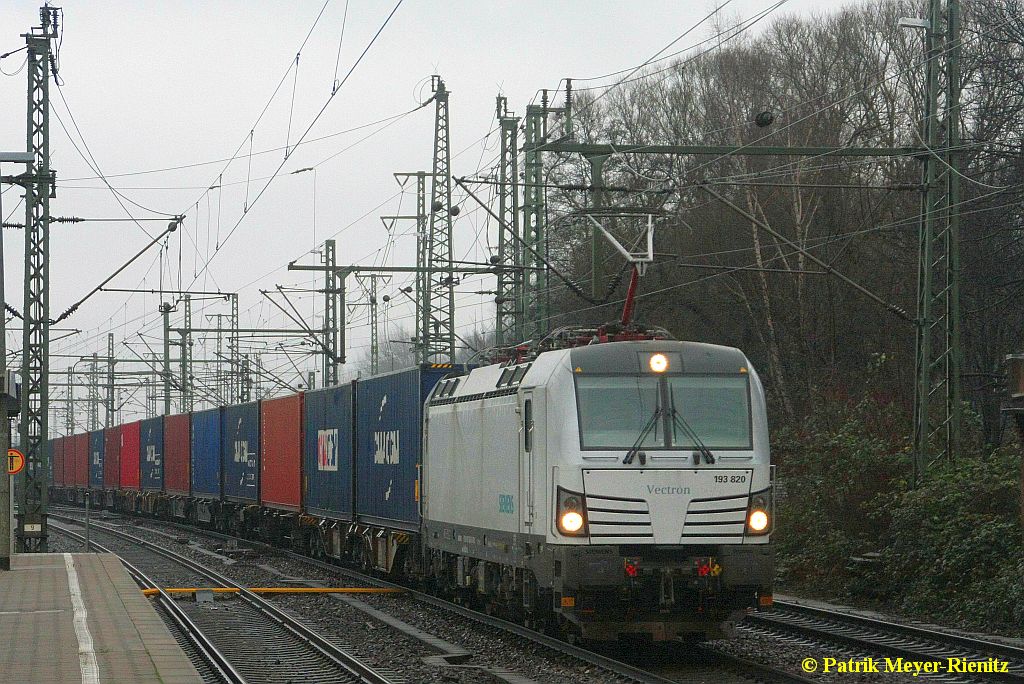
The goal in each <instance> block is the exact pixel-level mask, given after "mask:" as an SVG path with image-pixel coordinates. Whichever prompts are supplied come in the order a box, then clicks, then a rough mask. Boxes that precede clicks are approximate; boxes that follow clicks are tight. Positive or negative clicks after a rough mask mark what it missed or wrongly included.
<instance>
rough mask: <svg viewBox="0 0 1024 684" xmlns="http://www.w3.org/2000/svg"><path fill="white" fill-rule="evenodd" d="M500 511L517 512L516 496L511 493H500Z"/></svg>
mask: <svg viewBox="0 0 1024 684" xmlns="http://www.w3.org/2000/svg"><path fill="white" fill-rule="evenodd" d="M498 512H499V513H515V512H516V504H515V497H513V496H512V495H511V494H499V495H498Z"/></svg>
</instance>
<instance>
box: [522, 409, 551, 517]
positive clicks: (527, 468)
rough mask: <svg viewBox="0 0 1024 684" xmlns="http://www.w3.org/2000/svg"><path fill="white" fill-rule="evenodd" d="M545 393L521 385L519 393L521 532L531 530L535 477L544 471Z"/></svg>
mask: <svg viewBox="0 0 1024 684" xmlns="http://www.w3.org/2000/svg"><path fill="white" fill-rule="evenodd" d="M545 415H546V414H545V411H544V395H543V393H542V392H536V391H534V390H533V389H524V390H523V391H522V392H521V393H520V395H519V419H520V426H519V428H520V429H519V435H520V438H519V504H520V505H519V510H520V518H519V519H520V521H521V522H522V530H523V532H533V531H534V529H533V524H534V521H533V518H534V510H535V507H536V505H537V502H536V501H535V496H536V494H535V493H536V492H537V491H543V489H540V490H538V486H537V485H538V482H537V480H538V477H541V476H542V475H543V473H544V463H545V453H544V446H545V439H544V436H545V434H546V433H547V430H546V427H547V426H546V417H545Z"/></svg>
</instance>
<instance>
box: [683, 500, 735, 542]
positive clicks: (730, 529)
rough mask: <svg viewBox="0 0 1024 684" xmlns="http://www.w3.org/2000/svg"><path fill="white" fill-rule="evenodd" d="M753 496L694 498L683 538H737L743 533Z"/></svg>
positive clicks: (689, 508)
mask: <svg viewBox="0 0 1024 684" xmlns="http://www.w3.org/2000/svg"><path fill="white" fill-rule="evenodd" d="M748 503H749V497H748V496H747V495H746V494H744V495H742V496H735V497H726V498H712V499H693V500H691V501H690V504H689V505H688V506H687V508H686V520H685V522H684V524H683V539H684V540H687V541H691V540H696V539H701V540H706V541H712V540H714V539H716V538H717V539H725V540H737V539H740V538H742V537H743V532H744V530H745V528H746V521H747V505H748Z"/></svg>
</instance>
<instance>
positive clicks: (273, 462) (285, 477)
mask: <svg viewBox="0 0 1024 684" xmlns="http://www.w3.org/2000/svg"><path fill="white" fill-rule="evenodd" d="M260 424H261V426H262V427H261V431H260V432H261V436H260V442H261V446H262V449H261V451H262V452H263V454H262V456H261V458H260V503H262V504H263V505H264V506H266V507H268V508H283V509H284V510H287V511H297V510H299V505H300V498H299V496H300V493H301V491H302V394H296V395H293V396H290V397H281V398H280V399H265V400H263V402H262V403H261V404H260Z"/></svg>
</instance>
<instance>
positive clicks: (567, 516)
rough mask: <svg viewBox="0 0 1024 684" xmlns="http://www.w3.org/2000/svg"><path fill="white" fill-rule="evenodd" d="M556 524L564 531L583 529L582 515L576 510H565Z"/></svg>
mask: <svg viewBox="0 0 1024 684" xmlns="http://www.w3.org/2000/svg"><path fill="white" fill-rule="evenodd" d="M558 526H559V527H561V528H562V530H563V531H565V532H579V531H580V530H582V529H583V516H582V515H581V514H580V513H577V512H576V511H566V512H565V513H563V514H562V518H561V520H559V521H558Z"/></svg>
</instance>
